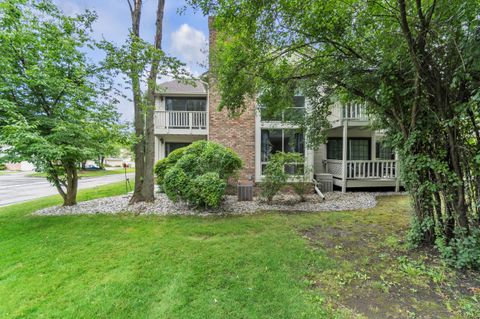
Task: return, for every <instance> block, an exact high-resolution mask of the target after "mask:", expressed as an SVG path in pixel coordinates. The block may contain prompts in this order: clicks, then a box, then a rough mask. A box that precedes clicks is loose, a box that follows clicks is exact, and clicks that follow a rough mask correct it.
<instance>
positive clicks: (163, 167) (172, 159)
mask: <svg viewBox="0 0 480 319" xmlns="http://www.w3.org/2000/svg"><path fill="white" fill-rule="evenodd" d="M184 151H185V147H182V148H178V149H176V150H174V151H172V152H171V153H170V154H169V155H168V157H165V158H164V159H161V160H159V161H158V162H157V163H156V164H155V168H154V172H155V176H156V177H157V184H158V185H159V186H163V180H164V177H165V174H166V172H167V169H169V168H170V167H173V166H174V165H175V163H176V162H177V161H178V159H179V158H180V157H182V155H183V152H184Z"/></svg>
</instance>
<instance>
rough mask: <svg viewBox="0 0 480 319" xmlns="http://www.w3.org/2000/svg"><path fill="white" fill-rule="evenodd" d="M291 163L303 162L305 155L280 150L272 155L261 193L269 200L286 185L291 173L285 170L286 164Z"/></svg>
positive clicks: (266, 169)
mask: <svg viewBox="0 0 480 319" xmlns="http://www.w3.org/2000/svg"><path fill="white" fill-rule="evenodd" d="M289 163H303V156H302V155H301V154H299V153H282V152H279V153H275V154H273V155H272V156H271V157H270V159H269V161H268V163H267V165H266V167H265V172H264V176H265V177H264V179H263V181H262V185H261V193H260V195H261V196H262V197H263V198H265V199H266V200H267V201H268V202H271V201H272V200H273V196H275V195H276V194H277V193H278V192H279V191H280V190H281V189H282V188H283V187H284V186H285V185H286V183H287V180H288V177H289V175H288V174H287V173H286V172H285V165H286V164H289Z"/></svg>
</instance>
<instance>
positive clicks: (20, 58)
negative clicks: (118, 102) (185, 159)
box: [0, 0, 118, 205]
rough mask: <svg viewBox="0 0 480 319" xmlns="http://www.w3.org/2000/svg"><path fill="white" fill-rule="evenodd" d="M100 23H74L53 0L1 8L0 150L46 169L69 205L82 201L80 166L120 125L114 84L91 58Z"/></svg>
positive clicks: (10, 0) (86, 19) (14, 0)
mask: <svg viewBox="0 0 480 319" xmlns="http://www.w3.org/2000/svg"><path fill="white" fill-rule="evenodd" d="M95 18H96V16H95V15H94V14H93V13H91V12H85V13H84V14H80V15H78V16H75V17H67V16H65V15H64V14H63V13H62V12H61V11H60V10H59V9H58V8H57V7H56V6H55V5H54V4H53V3H52V2H51V1H49V0H42V1H33V0H22V1H20V0H7V1H3V2H1V3H0V68H1V70H2V72H1V74H0V122H1V123H0V124H1V125H0V144H7V145H9V146H11V147H10V148H9V149H7V151H6V153H7V157H8V158H9V159H10V160H11V161H21V160H27V161H30V162H33V163H34V164H35V165H36V166H37V168H39V169H41V170H44V171H46V173H47V178H48V180H49V181H50V182H51V183H52V184H53V185H54V186H55V187H56V188H57V190H58V192H59V194H60V195H61V196H62V198H63V204H64V205H74V204H75V203H76V195H77V186H78V175H77V167H78V166H79V165H80V164H81V163H82V162H84V161H86V160H87V159H94V158H97V157H98V156H99V155H100V154H99V153H98V149H100V148H101V145H102V143H104V142H108V139H109V138H111V137H114V135H115V134H112V133H111V132H115V128H116V127H117V125H118V124H117V123H118V114H117V112H116V109H115V105H114V104H113V103H110V101H109V98H108V95H107V94H106V92H108V90H109V88H110V81H109V80H108V77H105V76H104V74H103V72H102V71H101V70H100V69H99V68H98V67H97V66H96V65H94V64H91V63H89V62H88V61H87V59H86V56H85V53H84V52H83V51H84V48H85V47H88V46H91V45H93V41H92V40H91V38H90V32H91V28H90V27H91V24H92V23H93V22H94V21H95ZM99 132H110V133H109V134H107V135H101V133H99Z"/></svg>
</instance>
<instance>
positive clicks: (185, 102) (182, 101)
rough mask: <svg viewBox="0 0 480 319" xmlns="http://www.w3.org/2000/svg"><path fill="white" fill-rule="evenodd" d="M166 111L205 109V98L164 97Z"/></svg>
mask: <svg viewBox="0 0 480 319" xmlns="http://www.w3.org/2000/svg"><path fill="white" fill-rule="evenodd" d="M165 110H166V111H189V112H192V111H206V110H207V98H204V97H166V98H165Z"/></svg>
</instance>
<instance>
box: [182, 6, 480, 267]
mask: <svg viewBox="0 0 480 319" xmlns="http://www.w3.org/2000/svg"><path fill="white" fill-rule="evenodd" d="M187 2H189V3H190V4H191V5H193V6H194V7H196V8H200V9H201V10H203V12H204V13H205V14H211V15H215V16H216V18H215V23H214V25H215V27H216V28H217V29H218V35H217V39H218V42H217V47H216V49H215V50H214V52H211V54H212V55H213V57H212V64H211V71H213V72H212V73H213V74H214V75H215V76H216V78H217V80H218V87H219V90H220V94H221V97H222V100H221V104H220V107H223V108H227V109H228V110H230V111H232V112H233V113H235V112H236V111H238V110H242V108H243V102H244V101H245V100H246V98H252V97H253V98H255V97H256V96H257V93H259V95H258V99H259V100H260V103H262V105H266V106H267V107H269V108H282V107H285V106H286V105H288V104H289V103H285V101H288V99H289V96H291V92H292V89H294V88H299V89H301V90H302V91H303V92H304V94H305V95H306V96H307V97H308V98H309V99H310V101H311V106H312V112H311V113H310V115H309V116H307V118H306V119H305V122H304V123H303V124H304V127H305V129H306V132H307V135H308V137H309V141H310V142H311V143H313V144H318V143H320V142H322V141H323V139H324V135H323V131H324V129H325V128H326V127H328V122H327V121H326V115H328V114H329V111H330V107H331V105H332V104H333V103H334V102H336V101H358V102H361V103H365V104H366V105H367V108H368V111H369V112H370V114H371V115H372V118H374V119H375V125H376V126H377V127H379V128H383V129H386V130H387V132H388V136H389V139H390V142H391V143H392V144H393V145H394V146H395V147H396V148H397V149H398V150H399V152H400V153H401V158H402V170H401V171H402V172H403V174H402V179H403V182H404V184H405V186H406V187H407V189H408V190H409V192H410V194H411V195H412V198H413V202H414V206H415V215H414V223H413V227H412V230H413V231H412V236H411V238H412V240H413V241H414V242H416V243H419V244H428V245H429V244H433V243H436V244H437V247H440V248H442V247H443V248H442V249H443V252H444V253H445V254H446V255H451V256H456V257H458V256H460V255H461V254H462V250H465V248H464V247H465V246H463V248H462V247H461V246H462V245H464V244H465V243H478V242H480V231H479V227H480V223H479V222H480V214H479V209H480V205H479V191H480V183H479V181H480V168H479V167H480V166H479V162H478V158H479V155H480V131H479V115H480V107H479V103H480V91H479V87H480V45H479V40H480V18H479V16H478V12H479V10H480V4H479V2H478V0H466V1H460V0H456V1H447V0H374V1H354V0H347V1H344V0H342V1H327V0H321V1H318V0H302V1H298V0H285V1H278V0H265V1H231V0H219V1H217V0H215V1H213V0H189V1H187ZM470 246H471V247H472V244H470ZM473 246H474V244H473ZM471 247H470V248H471ZM470 248H469V249H470ZM472 251H475V249H474V248H472ZM476 251H477V252H478V248H477V249H476ZM472 256H475V255H474V254H470V255H469V257H468V258H466V259H468V261H466V262H464V264H468V263H471V264H476V265H477V266H480V261H479V260H476V261H475V257H472ZM464 257H465V254H463V257H462V258H464ZM466 259H465V260H466ZM457 261H458V262H460V263H462V262H463V261H461V258H457Z"/></svg>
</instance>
